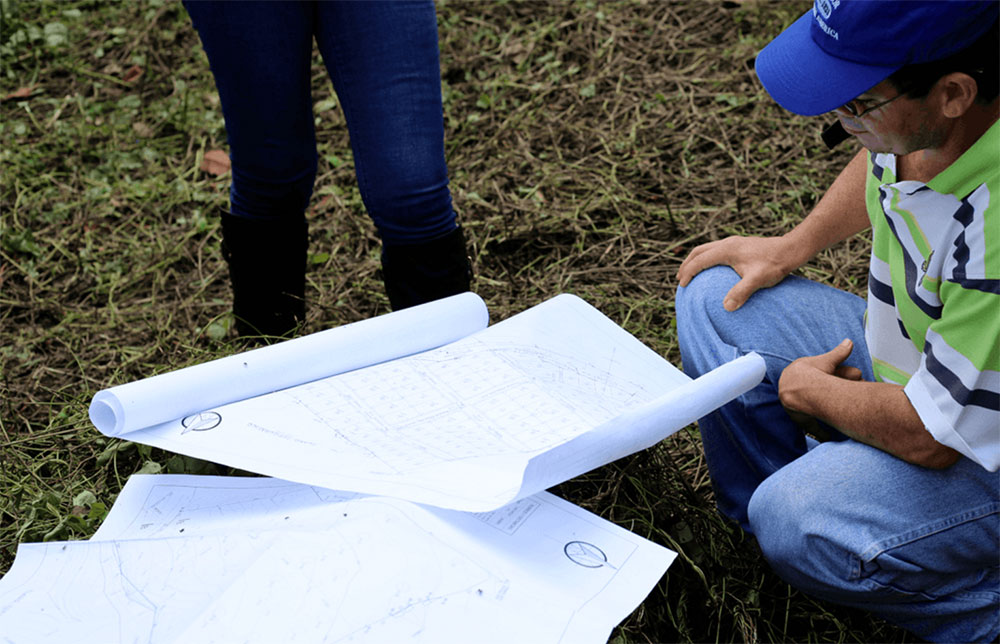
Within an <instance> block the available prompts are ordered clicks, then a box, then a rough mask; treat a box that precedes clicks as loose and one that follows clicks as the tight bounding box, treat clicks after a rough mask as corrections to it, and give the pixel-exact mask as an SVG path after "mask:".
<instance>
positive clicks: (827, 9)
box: [813, 0, 840, 40]
mask: <svg viewBox="0 0 1000 644" xmlns="http://www.w3.org/2000/svg"><path fill="white" fill-rule="evenodd" d="M839 6H840V0H816V1H815V2H814V3H813V17H814V18H816V24H817V25H818V26H819V28H820V29H822V30H823V33H825V34H826V35H827V36H829V37H831V38H833V39H834V40H840V34H838V33H837V30H836V29H834V28H833V27H831V26H830V25H828V24H826V21H827V20H829V19H830V16H831V15H833V11H834V9H836V8H837V7H839Z"/></svg>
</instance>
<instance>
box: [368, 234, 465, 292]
mask: <svg viewBox="0 0 1000 644" xmlns="http://www.w3.org/2000/svg"><path fill="white" fill-rule="evenodd" d="M382 278H383V280H384V281H385V292H386V294H387V295H388V296H389V304H390V305H391V306H392V310H393V311H398V310H399V309H405V308H407V307H410V306H416V305H417V304H423V303H425V302H430V301H432V300H438V299H441V298H443V297H448V296H449V295H457V294H459V293H464V292H466V291H468V290H469V286H470V284H471V282H472V264H471V263H470V262H469V256H468V254H467V253H466V250H465V234H464V233H463V232H462V229H461V228H456V229H455V230H453V231H452V232H450V233H448V234H447V235H445V236H443V237H438V238H437V239H432V240H431V241H429V242H423V243H419V244H406V245H393V244H383V245H382Z"/></svg>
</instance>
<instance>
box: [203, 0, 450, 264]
mask: <svg viewBox="0 0 1000 644" xmlns="http://www.w3.org/2000/svg"><path fill="white" fill-rule="evenodd" d="M184 6H185V8H186V9H187V10H188V13H189V15H190V16H191V20H192V22H193V23H194V26H195V28H196V29H197V30H198V34H199V36H200V37H201V41H202V45H203V47H204V49H205V52H206V53H207V54H208V59H209V62H210V64H211V68H212V73H213V74H214V76H215V84H216V86H217V88H218V90H219V98H220V99H221V102H222V112H223V115H224V116H225V120H226V134H227V136H228V141H229V151H230V158H231V161H232V188H231V190H230V201H231V210H232V213H233V214H234V215H236V216H240V217H249V218H262V219H288V220H299V221H301V218H302V216H303V213H304V211H305V208H306V207H307V205H308V204H309V199H310V197H311V196H312V190H313V183H314V181H315V178H316V167H317V157H316V134H315V130H314V122H313V111H312V97H311V92H310V85H311V74H310V67H311V62H312V46H313V45H312V44H313V39H315V41H316V43H317V44H318V46H319V50H320V53H321V54H322V56H323V61H324V63H325V64H326V67H327V71H328V72H329V74H330V78H331V79H332V81H333V86H334V89H335V90H336V92H337V97H338V99H339V102H340V104H341V106H342V108H343V110H344V116H345V118H346V120H347V127H348V131H349V133H350V138H351V149H352V151H353V154H354V168H355V172H356V174H357V179H358V186H359V188H360V191H361V197H362V199H363V200H364V203H365V207H366V208H367V210H368V213H369V214H370V215H371V217H372V219H373V220H374V222H375V225H376V227H377V228H378V231H379V233H380V234H381V236H382V239H383V241H385V242H388V243H397V244H399V243H402V244H412V243H418V242H424V241H428V240H431V239H436V238H438V237H441V236H443V235H446V234H448V233H449V232H451V231H452V230H454V229H455V227H456V222H455V213H454V211H453V209H452V203H451V193H450V192H449V190H448V171H447V166H446V163H445V155H444V119H443V110H442V103H441V71H440V63H439V57H438V40H437V19H436V15H435V9H434V4H433V2H431V1H429V0H428V1H425V2H403V1H393V2H304V1H289V2H262V1H258V2H225V1H223V2H209V1H204V0H186V1H185V2H184Z"/></svg>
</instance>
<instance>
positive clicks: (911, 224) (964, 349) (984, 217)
mask: <svg viewBox="0 0 1000 644" xmlns="http://www.w3.org/2000/svg"><path fill="white" fill-rule="evenodd" d="M868 170H869V173H868V181H867V186H866V192H865V196H866V200H867V207H868V216H869V218H870V219H871V224H872V259H871V268H870V271H869V274H868V312H867V319H866V324H865V337H866V340H867V342H868V349H869V351H870V352H871V357H872V366H873V367H874V371H875V377H876V379H878V380H880V381H883V382H892V383H896V384H899V385H903V387H904V392H905V393H906V396H907V397H908V398H909V400H910V403H911V404H912V405H913V407H914V408H915V409H916V411H917V413H918V414H919V415H920V418H921V420H922V421H923V423H924V425H925V426H926V428H927V430H928V431H930V433H931V434H932V435H933V436H934V438H935V439H936V440H937V441H938V442H939V443H942V444H944V445H948V446H949V447H952V448H954V449H956V450H958V451H959V452H961V453H962V454H964V455H965V456H968V457H969V458H971V459H972V460H974V461H976V462H977V463H979V464H980V465H982V466H983V467H984V468H986V469H987V470H990V471H996V470H997V469H998V468H1000V203H998V202H1000V124H998V123H994V124H993V126H992V127H991V128H990V129H989V130H988V131H987V132H986V134H984V135H983V136H982V137H980V139H979V140H978V141H977V142H976V143H975V144H974V145H973V146H972V147H971V148H969V149H968V150H967V151H966V152H965V154H963V155H962V156H961V157H960V158H959V159H958V160H957V161H955V163H953V164H952V165H951V166H949V167H948V168H947V169H946V170H944V171H943V172H941V173H940V174H938V175H937V176H936V177H934V178H933V179H931V181H930V182H929V183H921V182H919V181H897V179H896V157H895V156H894V155H892V154H874V155H871V154H870V155H869V159H868Z"/></svg>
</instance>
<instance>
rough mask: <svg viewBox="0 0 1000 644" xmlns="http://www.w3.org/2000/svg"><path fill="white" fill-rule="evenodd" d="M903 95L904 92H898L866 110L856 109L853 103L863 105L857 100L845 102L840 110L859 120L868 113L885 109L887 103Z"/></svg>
mask: <svg viewBox="0 0 1000 644" xmlns="http://www.w3.org/2000/svg"><path fill="white" fill-rule="evenodd" d="M905 95H906V92H900V93H899V94H896V95H895V96H893V97H892V98H889V99H886V100H884V101H882V102H881V103H876V104H875V105H872V106H871V107H869V108H867V109H858V107H857V106H856V105H855V103H863V102H862V101H859V100H858V99H854V100H851V101H847V102H846V103H844V105H842V106H841V108H840V109H843V110H844V111H845V112H847V113H848V114H850V115H851V116H853V117H854V118H856V119H857V118H861V117H862V116H864V115H866V114H870V113H872V112H874V111H875V110H877V109H878V108H880V107H885V106H886V105H888V104H889V103H891V102H893V101H894V100H896V99H897V98H899V97H900V96H905ZM862 107H864V106H863V105H862Z"/></svg>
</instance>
